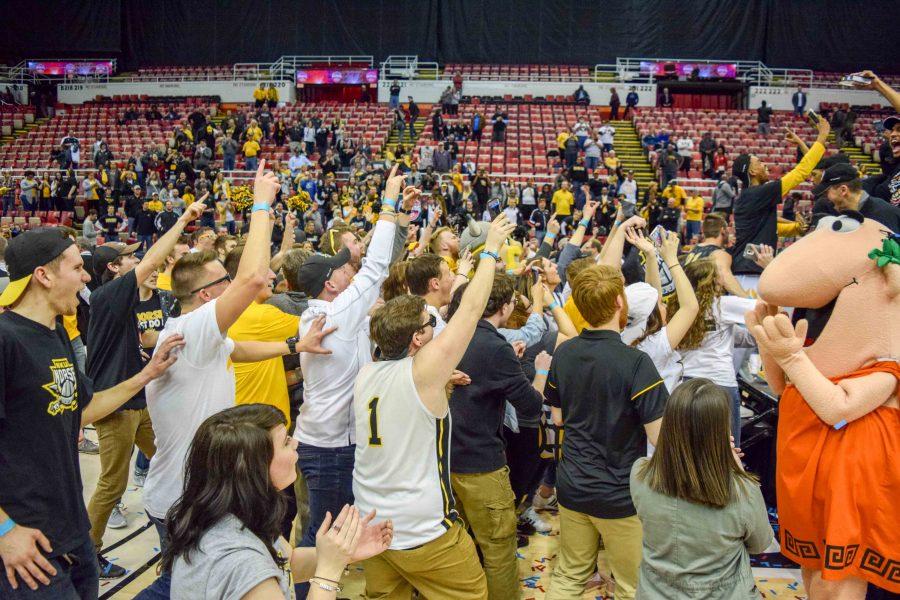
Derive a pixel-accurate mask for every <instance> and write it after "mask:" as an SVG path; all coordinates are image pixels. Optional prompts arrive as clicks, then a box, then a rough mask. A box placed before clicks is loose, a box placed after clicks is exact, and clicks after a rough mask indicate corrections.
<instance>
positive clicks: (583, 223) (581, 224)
mask: <svg viewBox="0 0 900 600" xmlns="http://www.w3.org/2000/svg"><path fill="white" fill-rule="evenodd" d="M590 224H591V222H590V221H588V220H587V219H582V220H580V221H578V226H579V227H584V228H585V229H587V228H588V225H590Z"/></svg>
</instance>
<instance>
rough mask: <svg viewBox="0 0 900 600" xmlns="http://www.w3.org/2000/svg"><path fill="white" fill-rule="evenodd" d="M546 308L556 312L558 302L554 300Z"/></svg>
mask: <svg viewBox="0 0 900 600" xmlns="http://www.w3.org/2000/svg"><path fill="white" fill-rule="evenodd" d="M547 308H549V309H550V310H556V309H557V308H559V302H557V301H556V300H554V301H553V302H551V303H550V306H548V307H547Z"/></svg>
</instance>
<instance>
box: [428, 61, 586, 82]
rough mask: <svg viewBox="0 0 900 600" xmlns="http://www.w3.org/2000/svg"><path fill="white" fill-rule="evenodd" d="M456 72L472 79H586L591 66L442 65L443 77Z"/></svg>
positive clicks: (450, 75) (451, 75)
mask: <svg viewBox="0 0 900 600" xmlns="http://www.w3.org/2000/svg"><path fill="white" fill-rule="evenodd" d="M457 73H459V74H460V75H461V76H462V78H463V79H474V80H479V79H489V80H503V79H509V80H512V81H517V80H524V81H587V80H589V79H590V78H591V67H588V66H586V65H496V64H494V65H482V64H471V63H448V64H446V65H445V66H444V76H445V77H453V76H454V75H456V74H457Z"/></svg>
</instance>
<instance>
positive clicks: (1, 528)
mask: <svg viewBox="0 0 900 600" xmlns="http://www.w3.org/2000/svg"><path fill="white" fill-rule="evenodd" d="M15 526H16V522H15V521H13V520H12V519H10V518H7V519H6V520H5V521H3V522H2V523H0V537H3V536H4V535H6V534H7V533H9V532H10V531H12V529H13V527H15Z"/></svg>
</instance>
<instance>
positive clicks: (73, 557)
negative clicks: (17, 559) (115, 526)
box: [0, 532, 100, 600]
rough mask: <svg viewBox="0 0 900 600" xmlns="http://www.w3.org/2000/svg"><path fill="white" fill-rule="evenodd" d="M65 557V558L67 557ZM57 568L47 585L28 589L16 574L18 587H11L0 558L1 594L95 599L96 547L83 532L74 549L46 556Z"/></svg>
mask: <svg viewBox="0 0 900 600" xmlns="http://www.w3.org/2000/svg"><path fill="white" fill-rule="evenodd" d="M67 558H68V560H67ZM47 560H48V561H49V562H50V564H52V565H53V567H54V568H55V569H56V575H54V576H53V577H50V576H49V575H48V578H49V579H50V584H49V585H43V584H42V583H38V589H36V590H31V589H30V588H29V587H28V586H27V585H25V582H23V581H22V578H21V577H19V576H18V575H16V579H17V581H18V584H19V589H17V590H14V589H12V587H10V585H9V580H7V578H6V569H5V568H4V566H3V561H2V560H0V573H2V576H0V598H4V599H7V598H8V599H10V600H12V599H18V598H22V599H26V598H27V599H28V600H96V599H97V595H98V594H99V593H100V570H99V567H98V566H97V549H96V547H95V546H94V542H92V541H91V538H90V536H88V535H87V532H85V535H84V542H83V543H82V544H81V545H80V546H78V548H76V549H75V550H72V551H71V552H69V553H67V554H65V555H63V556H56V557H53V558H48V559H47Z"/></svg>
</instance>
